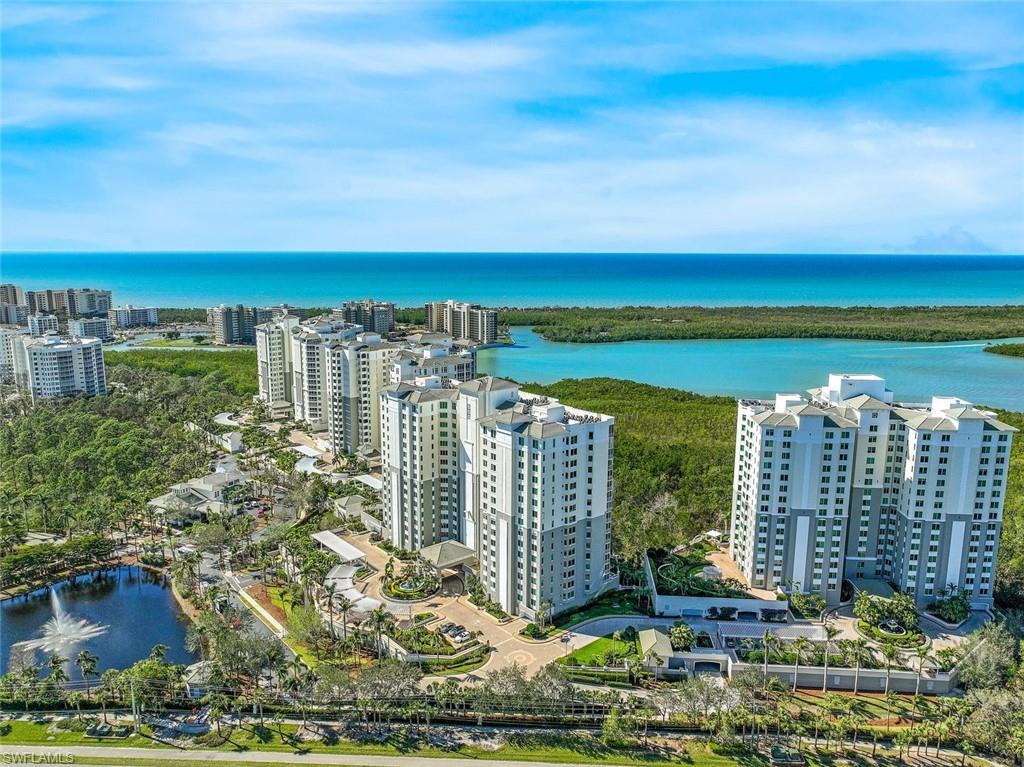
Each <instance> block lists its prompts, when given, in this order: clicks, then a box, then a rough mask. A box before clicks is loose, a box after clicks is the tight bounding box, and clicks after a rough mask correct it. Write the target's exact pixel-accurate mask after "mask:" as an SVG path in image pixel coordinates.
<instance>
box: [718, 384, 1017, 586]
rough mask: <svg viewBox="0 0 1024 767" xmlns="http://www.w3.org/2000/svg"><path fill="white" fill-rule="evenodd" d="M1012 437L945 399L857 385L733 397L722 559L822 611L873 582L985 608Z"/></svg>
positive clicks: (991, 419) (991, 420)
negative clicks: (962, 596)
mask: <svg viewBox="0 0 1024 767" xmlns="http://www.w3.org/2000/svg"><path fill="white" fill-rule="evenodd" d="M1014 431H1015V429H1013V428H1012V427H1010V426H1008V425H1006V424H1004V423H1002V422H1000V421H999V420H998V419H996V417H995V414H993V413H990V412H986V411H981V410H978V409H976V408H974V407H973V406H972V405H971V404H970V403H969V402H965V401H963V400H960V399H957V398H954V397H933V398H932V401H931V404H930V405H917V404H899V403H896V402H894V397H893V393H892V392H891V391H889V390H888V389H887V388H886V386H885V381H884V380H883V379H881V378H878V377H877V376H871V375H846V374H832V375H830V376H829V381H828V385H827V386H824V387H822V388H820V389H811V390H809V397H803V396H801V395H799V394H779V395H777V396H776V398H775V401H774V402H772V401H761V400H743V401H741V402H740V403H739V418H738V423H737V442H736V463H735V476H734V482H733V490H734V493H733V518H732V537H731V542H730V548H731V553H732V556H733V558H734V559H735V560H736V562H737V563H738V564H739V566H740V568H741V570H742V571H743V573H744V575H745V576H746V577H747V578H748V579H749V580H750V582H751V584H752V585H754V586H757V587H761V588H769V589H772V588H781V589H783V590H786V591H807V592H815V593H820V594H821V595H822V596H824V597H825V598H826V599H827V600H828V601H829V602H830V603H835V602H838V601H839V595H840V589H841V587H842V581H843V580H844V579H849V580H851V581H853V582H854V583H856V582H857V581H858V580H862V579H868V580H870V579H878V580H885V581H888V582H890V583H892V584H894V585H895V586H896V587H898V588H899V590H900V591H902V592H904V593H908V594H910V595H912V596H913V597H914V599H915V600H916V601H917V602H918V603H919V604H922V605H924V604H927V603H928V602H931V601H934V600H935V599H936V598H937V596H938V594H939V593H940V591H942V590H943V589H946V588H947V587H950V586H952V587H955V588H958V589H961V590H963V592H964V593H966V594H968V595H969V596H970V598H971V602H972V604H974V605H975V606H986V605H990V604H991V603H992V594H993V588H994V578H995V575H994V568H995V561H996V553H997V549H998V542H999V533H1000V528H1001V525H1002V510H1003V500H1004V494H1005V490H1006V481H1007V476H1008V469H1009V454H1010V445H1011V442H1012V439H1013V433H1014Z"/></svg>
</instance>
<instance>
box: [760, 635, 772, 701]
mask: <svg viewBox="0 0 1024 767" xmlns="http://www.w3.org/2000/svg"><path fill="white" fill-rule="evenodd" d="M774 644H775V635H774V634H773V633H772V630H771V629H765V630H764V634H762V635H761V646H762V647H763V648H764V678H763V679H762V680H761V685H762V687H768V656H769V655H771V652H772V645H774Z"/></svg>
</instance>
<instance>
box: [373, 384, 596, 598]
mask: <svg viewBox="0 0 1024 767" xmlns="http://www.w3.org/2000/svg"><path fill="white" fill-rule="evenodd" d="M449 386H451V384H449ZM455 392H456V390H453V389H450V388H447V387H446V386H445V385H443V384H442V383H441V382H440V381H439V379H437V378H431V379H420V382H419V385H418V386H411V385H409V384H398V385H396V386H392V387H390V388H389V389H388V390H387V391H386V392H385V393H384V395H383V396H382V402H383V403H384V404H383V405H382V407H383V414H382V425H381V459H382V462H383V464H384V471H385V476H386V477H387V478H388V480H389V481H390V482H391V490H390V491H389V492H388V495H387V498H386V500H387V504H386V507H387V508H388V509H389V511H390V514H391V525H392V528H391V529H392V538H393V540H394V541H395V542H396V543H398V542H400V545H402V546H404V547H405V548H415V547H416V546H417V545H418V546H420V547H422V546H426V545H430V544H432V543H436V542H438V541H439V540H444V539H445V538H451V539H457V540H459V541H460V542H461V543H463V544H465V545H466V546H468V547H469V548H470V549H472V550H473V551H474V552H476V556H477V560H478V562H479V576H480V581H481V584H482V585H483V588H484V590H485V592H486V593H487V595H488V597H489V598H490V599H493V600H495V601H497V602H498V603H500V604H501V606H502V609H504V610H506V611H507V612H509V613H511V614H514V615H524V616H527V617H529V618H535V617H536V615H537V614H538V612H540V611H542V610H546V611H547V612H548V613H549V614H551V615H553V614H556V613H559V612H562V611H564V610H567V609H570V608H572V607H576V606H579V605H582V604H584V603H586V602H587V601H589V600H591V599H593V598H594V597H596V596H597V595H599V594H600V593H601V592H602V591H603V590H605V589H606V588H608V587H609V585H610V584H611V583H612V577H611V575H610V572H609V561H610V554H611V552H610V547H611V516H610V508H611V495H612V483H611V470H612V453H613V431H614V419H613V418H611V417H610V416H606V415H600V414H597V413H589V412H586V411H581V410H576V409H574V408H569V407H566V406H564V405H562V404H561V403H559V402H558V401H557V400H553V399H548V398H545V397H537V396H535V395H530V394H527V393H525V392H520V391H519V388H518V386H517V385H516V384H514V383H512V382H510V381H504V380H502V379H498V378H493V377H484V378H481V379H478V380H473V381H469V382H466V383H463V384H460V385H459V386H458V389H457V394H456V393H455ZM453 405H454V406H455V408H456V414H457V416H456V419H455V420H453V419H452V417H451V408H452V406H453ZM456 450H457V463H455V464H453V459H455V458H456V455H455V454H454V451H456ZM453 469H454V470H455V471H457V477H458V481H457V482H456V481H455V479H453V478H452V471H453ZM387 484H388V483H387V482H386V483H385V485H386V486H387ZM454 493H457V497H456V498H453V494H454ZM445 531H447V535H446V534H445Z"/></svg>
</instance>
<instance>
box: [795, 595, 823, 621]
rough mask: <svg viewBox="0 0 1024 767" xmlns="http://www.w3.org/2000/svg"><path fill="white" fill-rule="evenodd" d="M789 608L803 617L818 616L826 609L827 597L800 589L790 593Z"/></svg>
mask: <svg viewBox="0 0 1024 767" xmlns="http://www.w3.org/2000/svg"><path fill="white" fill-rule="evenodd" d="M789 608H790V609H791V610H792V611H793V614H794V615H797V616H799V617H801V618H817V617H818V616H819V615H821V611H822V610H824V609H825V597H823V596H822V595H821V594H805V593H803V592H799V591H798V592H795V593H793V594H790V595H789Z"/></svg>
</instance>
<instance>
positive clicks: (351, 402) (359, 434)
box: [327, 333, 401, 454]
mask: <svg viewBox="0 0 1024 767" xmlns="http://www.w3.org/2000/svg"><path fill="white" fill-rule="evenodd" d="M400 349H401V344H399V343H397V342H388V341H384V340H383V339H382V338H381V337H380V335H379V334H377V333H360V334H359V335H358V336H357V338H356V339H355V340H351V341H336V342H334V343H331V344H330V345H329V346H328V349H327V353H328V360H327V365H328V380H327V387H328V390H327V398H328V402H329V403H330V405H329V408H328V413H327V429H328V432H329V435H330V436H329V440H330V443H331V449H332V450H333V451H334V452H335V453H364V454H365V453H372V452H374V451H377V450H379V449H380V394H381V392H382V391H383V390H384V388H385V387H386V386H388V385H389V383H390V380H391V361H392V359H393V358H394V356H395V355H396V354H397V353H398V351H399V350H400Z"/></svg>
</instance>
